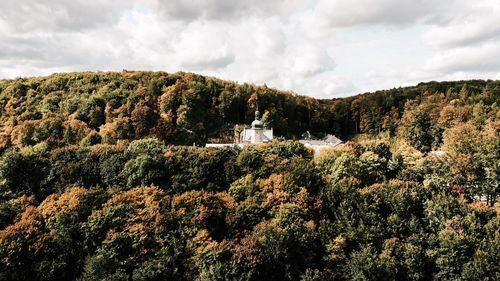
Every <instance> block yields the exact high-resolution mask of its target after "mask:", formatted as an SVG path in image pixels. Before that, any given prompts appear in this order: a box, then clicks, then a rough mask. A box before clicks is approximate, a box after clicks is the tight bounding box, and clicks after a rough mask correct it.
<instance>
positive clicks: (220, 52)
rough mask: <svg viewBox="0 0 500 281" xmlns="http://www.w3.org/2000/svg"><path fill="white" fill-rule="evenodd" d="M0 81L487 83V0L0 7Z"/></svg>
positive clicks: (44, 2)
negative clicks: (143, 74)
mask: <svg viewBox="0 0 500 281" xmlns="http://www.w3.org/2000/svg"><path fill="white" fill-rule="evenodd" d="M0 10H1V11H2V13H0V76H1V77H6V78H11V77H16V76H28V75H45V74H50V73H52V72H61V71H79V70H121V69H150V70H166V71H169V72H174V71H178V70H184V71H195V72H199V73H202V74H206V75H214V76H218V77H220V78H222V79H229V80H234V81H238V82H253V83H259V84H263V83H266V84H267V85H268V86H270V87H277V88H282V89H284V90H292V91H294V92H297V93H299V94H303V95H313V96H316V97H322V98H328V97H330V98H331V97H335V96H345V95H349V94H355V93H357V92H363V91H368V90H377V89H380V88H387V87H395V86H399V85H408V83H414V82H419V81H420V80H439V79H455V78H463V77H469V78H474V77H478V78H497V77H498V75H499V73H500V62H499V60H498V58H499V57H500V28H499V26H500V21H499V19H500V17H498V16H497V15H498V14H500V2H498V1H496V0H477V1H467V0H450V1H431V0H328V1H327V0H308V1H299V0H291V1H283V0H256V1H243V0H217V1H216V0H199V1H194V0H184V1H181V0H168V1H167V0H143V1H131V0H96V1H86V0H73V1H66V0H50V1H49V0H2V1H1V2H0Z"/></svg>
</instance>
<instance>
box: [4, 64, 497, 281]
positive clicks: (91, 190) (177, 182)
mask: <svg viewBox="0 0 500 281" xmlns="http://www.w3.org/2000/svg"><path fill="white" fill-rule="evenodd" d="M499 99H500V82H499V81H482V80H473V81H458V82H439V83H438V82H429V83H421V84H419V85H417V86H414V87H405V88H396V89H391V90H385V91H377V92H374V93H366V94H363V95H358V96H354V97H348V98H342V99H332V100H316V99H314V98H310V97H303V96H299V95H296V94H293V93H287V92H282V91H279V90H276V89H271V88H268V87H266V86H255V85H250V84H242V85H240V84H237V83H234V82H228V81H223V80H219V79H216V78H211V77H203V76H200V75H196V74H192V73H174V74H168V73H165V72H130V71H123V72H121V73H115V72H109V73H108V72H102V73H68V74H54V75H51V76H48V77H36V78H20V79H15V80H0V122H1V124H2V127H1V128H0V280H304V281H305V280H499V279H500V265H499V263H498V261H499V260H500V218H499V215H498V214H499V212H500V209H499V208H500V207H499V203H498V198H499V196H500V188H499V179H500V169H499V164H500V122H499V117H500V113H499V110H498V106H499V104H500V100H499ZM257 106H258V107H259V109H261V110H262V111H264V116H263V119H264V120H263V121H264V122H266V123H267V124H268V125H270V126H272V127H273V128H274V130H275V133H276V134H277V135H280V136H283V137H284V138H287V139H297V138H299V137H300V135H301V134H302V133H303V132H304V131H306V130H309V131H310V132H311V133H313V134H315V135H317V136H321V135H323V134H327V133H333V134H336V135H337V136H339V137H340V138H342V139H343V140H346V142H347V143H346V144H345V145H343V146H340V147H337V148H335V149H331V150H328V151H325V152H323V153H321V154H320V155H316V156H314V154H313V152H312V151H310V150H309V149H307V148H305V147H304V146H303V145H302V144H301V143H299V142H297V141H293V140H288V141H285V140H276V141H274V142H272V143H269V144H265V145H254V146H246V147H244V148H243V149H240V148H238V147H225V148H219V149H215V148H204V147H200V146H202V145H203V144H204V143H206V142H207V141H209V140H227V139H228V136H229V138H230V137H231V136H232V134H233V132H232V130H233V129H234V126H236V125H242V124H248V123H250V122H251V120H252V119H253V111H254V110H255V108H256V107H257ZM193 143H196V145H198V146H192V144H193ZM183 145H189V146H183Z"/></svg>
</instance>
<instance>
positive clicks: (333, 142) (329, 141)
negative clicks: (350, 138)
mask: <svg viewBox="0 0 500 281" xmlns="http://www.w3.org/2000/svg"><path fill="white" fill-rule="evenodd" d="M299 142H300V143H302V144H308V145H324V146H332V147H334V146H337V145H339V144H341V143H342V141H341V140H340V139H338V138H337V137H336V136H334V135H326V137H324V138H323V139H320V140H313V139H303V140H299Z"/></svg>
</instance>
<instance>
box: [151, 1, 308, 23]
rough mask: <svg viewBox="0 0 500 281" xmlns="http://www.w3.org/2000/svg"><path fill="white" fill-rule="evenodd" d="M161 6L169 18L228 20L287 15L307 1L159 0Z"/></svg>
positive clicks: (188, 20)
mask: <svg viewBox="0 0 500 281" xmlns="http://www.w3.org/2000/svg"><path fill="white" fill-rule="evenodd" d="M158 3H159V8H160V10H161V11H162V12H163V14H164V15H165V16H166V18H167V19H168V20H181V21H187V22H190V21H194V20H199V19H203V20H216V21H227V20H236V19H242V18H248V17H251V16H271V15H287V14H289V13H290V12H292V11H294V10H297V8H299V7H301V6H303V5H304V4H305V3H304V2H303V1H299V0H289V1H283V0H277V1H276V0H254V1H248V0H197V1H183V0H159V2H158Z"/></svg>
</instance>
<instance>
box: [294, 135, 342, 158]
mask: <svg viewBox="0 0 500 281" xmlns="http://www.w3.org/2000/svg"><path fill="white" fill-rule="evenodd" d="M301 137H302V138H301V140H299V142H300V143H302V144H303V145H304V146H305V147H309V148H312V149H313V150H314V153H315V154H318V153H319V152H320V151H321V150H323V149H325V148H332V147H336V146H338V145H340V144H342V143H344V142H343V141H341V140H340V139H339V138H337V137H336V136H334V135H329V134H328V135H326V136H325V137H324V138H321V139H318V138H316V137H314V136H313V135H312V134H311V133H310V132H309V131H306V132H305V133H303V134H302V136H301Z"/></svg>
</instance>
